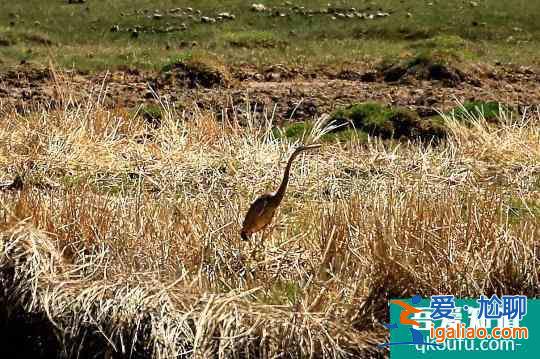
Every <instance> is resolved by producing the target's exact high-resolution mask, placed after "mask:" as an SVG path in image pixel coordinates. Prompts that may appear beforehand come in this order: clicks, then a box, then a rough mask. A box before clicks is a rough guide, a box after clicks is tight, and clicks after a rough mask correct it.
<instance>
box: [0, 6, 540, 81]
mask: <svg viewBox="0 0 540 359" xmlns="http://www.w3.org/2000/svg"><path fill="white" fill-rule="evenodd" d="M264 4H265V6H267V7H269V8H272V9H273V10H278V11H279V12H280V13H284V14H285V15H286V16H284V17H281V16H273V14H275V11H269V12H262V13H256V12H253V11H250V10H249V8H250V6H251V3H246V2H245V1H243V0H230V1H227V2H226V4H225V3H224V2H222V1H217V0H209V1H204V2H201V1H196V0H186V1H182V2H181V3H178V4H177V3H173V2H171V1H170V0H117V1H114V2H112V3H106V2H102V1H88V2H86V3H85V4H83V5H69V4H67V2H65V1H64V2H62V1H58V2H54V1H53V2H51V1H41V0H26V1H23V2H21V1H9V2H5V4H3V5H2V6H3V8H2V11H1V12H0V33H1V32H6V31H9V32H13V33H14V34H21V33H25V32H26V33H29V34H30V36H27V37H25V36H21V37H18V35H17V36H16V37H17V38H16V41H15V45H14V42H13V39H11V38H10V37H9V36H6V35H5V34H4V35H0V44H2V43H3V44H4V45H3V46H1V45H0V57H1V58H2V59H3V61H4V63H5V64H10V63H11V64H14V63H17V62H18V61H20V59H21V58H25V59H27V60H28V61H31V62H36V63H38V64H41V65H46V64H47V63H48V62H49V57H50V58H51V59H52V61H53V62H56V63H58V65H59V66H66V67H70V68H72V67H74V68H77V69H81V70H102V69H111V68H118V67H130V66H133V67H139V68H150V69H159V68H161V67H162V66H163V65H165V64H166V63H167V61H168V59H170V58H171V57H174V56H175V54H177V53H178V52H179V51H181V50H185V49H186V48H188V47H189V48H191V47H195V48H197V49H200V50H202V51H208V52H214V53H216V54H218V55H219V56H220V57H222V58H223V59H224V61H225V62H226V63H229V64H230V63H234V64H240V63H245V62H249V63H256V64H257V65H262V64H273V63H285V64H288V65H301V66H304V67H307V66H320V65H339V64H340V63H343V61H359V59H360V60H364V59H371V60H378V59H380V58H382V57H384V56H391V57H397V56H399V55H400V54H402V53H403V52H404V51H411V49H412V50H413V51H415V52H418V53H419V54H420V53H422V54H424V53H428V54H431V55H437V56H439V55H445V56H446V55H448V52H450V53H451V54H456V53H457V54H458V55H459V56H464V57H465V58H468V57H469V55H473V56H478V58H479V59H481V60H484V61H488V62H492V61H512V62H514V63H520V64H540V50H539V49H540V46H538V39H539V38H540V28H539V27H538V25H537V19H536V16H533V14H537V13H538V9H537V8H538V6H537V4H535V3H534V2H533V1H529V2H519V3H516V4H510V3H508V2H507V1H503V0H492V1H489V4H488V3H487V2H484V3H480V6H478V7H474V8H473V7H471V6H469V5H468V4H464V3H463V2H462V1H461V0H448V1H444V2H438V3H437V4H436V5H435V6H429V5H428V4H427V3H424V2H421V3H419V2H418V1H416V0H381V1H378V2H377V4H376V6H373V5H372V4H369V3H366V4H362V5H359V3H358V1H355V0H344V1H340V2H339V4H333V6H334V7H337V8H339V9H338V11H341V12H347V11H348V9H350V8H351V7H355V8H357V9H358V11H361V12H365V13H376V12H377V11H378V9H379V8H381V9H382V10H383V11H388V12H391V15H390V16H388V17H382V18H374V19H371V20H366V19H359V18H338V19H333V18H332V16H333V15H332V14H331V13H328V14H325V13H318V11H319V10H321V9H326V10H328V2H327V1H323V0H310V1H307V0H298V1H295V2H294V5H296V6H303V7H305V11H295V10H294V6H293V5H284V3H283V2H282V1H279V0H268V1H265V2H264ZM176 7H182V8H186V7H192V8H194V9H196V10H199V11H201V14H200V15H198V14H195V15H193V17H189V16H187V15H185V16H184V15H182V16H177V15H179V13H178V12H176V13H171V12H170V10H171V9H173V8H176ZM156 11H158V13H159V14H161V16H158V17H155V16H153V14H154V13H155V12H156ZM223 11H226V12H229V13H232V14H234V15H235V16H236V18H235V19H234V20H227V21H218V22H216V23H210V24H209V23H203V22H202V21H201V19H200V16H209V17H217V14H218V13H220V12H223ZM308 11H312V12H317V13H315V14H313V13H310V14H308ZM409 12H410V13H411V16H410V17H409V16H407V13H409ZM334 18H335V16H334ZM184 28H185V30H174V29H184ZM2 29H3V30H2ZM29 29H31V30H29ZM112 29H117V30H115V31H111V30H112ZM133 29H140V30H139V31H138V36H136V37H135V36H133ZM171 29H173V30H171ZM32 34H35V36H34V35H32ZM428 36H429V37H430V39H427V40H423V41H418V39H424V38H426V37H428ZM460 39H461V40H460ZM463 42H465V44H463ZM51 44H54V45H57V46H53V48H49V47H50V45H51ZM192 44H196V45H192ZM8 49H9V50H8ZM28 49H32V52H31V54H29V55H26V52H27V50H28ZM255 49H256V50H257V51H254V50H255ZM477 50H480V51H477ZM422 56H426V55H425V54H424V55H422Z"/></svg>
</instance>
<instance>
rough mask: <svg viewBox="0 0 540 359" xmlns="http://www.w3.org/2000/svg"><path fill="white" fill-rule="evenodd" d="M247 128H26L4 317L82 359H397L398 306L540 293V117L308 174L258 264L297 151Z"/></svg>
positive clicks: (5, 238)
mask: <svg viewBox="0 0 540 359" xmlns="http://www.w3.org/2000/svg"><path fill="white" fill-rule="evenodd" d="M246 120H247V121H248V123H249V124H250V125H249V126H247V127H243V126H241V125H240V124H239V123H238V122H234V121H228V122H223V123H220V122H218V121H217V120H216V119H215V118H214V117H213V116H212V115H211V114H207V113H201V112H198V111H195V114H194V115H193V116H191V117H188V115H187V114H177V113H174V112H173V111H171V110H168V109H167V108H165V116H164V117H163V119H162V122H161V125H160V126H158V127H157V128H156V127H155V126H149V125H146V124H145V123H144V120H142V119H141V118H138V117H137V118H129V117H128V116H127V115H126V112H125V111H122V110H106V109H104V108H102V107H101V106H100V105H99V104H96V103H95V102H93V101H91V100H89V101H88V102H87V103H85V104H83V105H79V106H69V107H66V109H63V110H59V111H43V112H39V113H34V114H31V115H27V116H24V117H21V116H18V115H16V114H14V113H13V114H7V115H6V116H5V118H2V121H0V153H2V156H3V157H7V158H8V160H7V162H6V161H3V162H1V168H0V176H1V177H2V178H3V179H6V178H9V177H11V176H13V175H14V174H15V173H21V174H23V176H24V181H25V185H26V186H25V189H24V190H23V191H22V192H20V193H11V192H4V193H0V204H1V207H0V221H1V227H0V228H1V230H2V235H1V237H0V243H1V245H0V273H1V275H0V284H2V285H5V286H8V288H7V290H6V291H5V292H6V293H12V294H10V295H7V296H4V297H1V298H0V301H3V302H2V304H5V305H6V306H10V307H13V308H19V307H20V308H23V309H24V310H25V311H28V312H38V313H42V314H43V315H44V316H45V317H46V318H48V319H47V320H48V321H49V322H50V323H51V330H52V331H54V332H55V333H58V335H59V337H60V338H62V339H63V341H62V342H61V343H62V346H63V350H65V351H66V352H67V353H71V354H73V353H74V352H75V351H83V352H92V353H93V352H98V353H104V354H106V353H109V354H110V353H113V352H117V353H131V352H136V353H138V355H141V356H143V357H154V358H165V357H172V356H174V357H177V356H182V355H194V356H196V357H209V356H210V355H213V356H217V357H222V358H225V357H238V358H239V357H249V356H251V357H264V358H266V357H275V356H277V355H280V354H283V355H284V354H287V355H290V356H297V357H308V356H310V355H313V356H314V357H326V356H327V357H343V356H346V355H364V356H376V355H381V353H380V352H379V349H377V347H376V343H378V342H382V341H384V339H385V331H384V330H383V327H382V326H381V323H382V322H385V321H386V320H387V314H388V312H387V299H388V298H390V297H398V296H411V295H413V294H421V295H424V296H427V295H430V294H441V293H444V294H454V295H456V296H465V297H471V296H477V295H479V294H486V295H489V294H490V293H499V294H517V293H519V294H526V295H530V296H538V295H539V294H540V293H539V289H538V288H539V284H540V278H539V274H538V273H539V272H538V266H539V256H538V253H539V247H538V246H539V245H538V238H539V235H540V225H539V224H540V223H539V218H538V212H536V210H535V208H537V207H535V206H538V205H539V204H538V200H537V199H538V196H535V194H537V193H538V191H539V189H540V188H539V187H540V157H539V156H540V155H539V154H540V133H539V132H538V125H539V122H540V116H539V115H538V113H533V112H530V113H528V114H526V115H525V116H524V117H523V118H522V119H514V120H512V121H510V120H508V121H503V125H502V126H500V127H497V128H495V127H493V126H491V125H488V124H487V123H485V122H484V121H482V119H477V123H476V125H475V126H472V127H470V126H469V127H465V126H463V125H459V124H458V123H457V122H451V121H450V122H451V124H450V126H451V129H452V131H451V132H452V135H451V136H450V137H449V138H448V140H447V141H446V142H445V143H442V144H440V145H438V146H437V147H429V146H426V145H425V144H415V143H402V144H400V145H396V146H394V145H388V144H383V143H381V142H379V141H377V140H372V141H371V142H369V143H367V144H366V143H360V142H354V141H353V142H349V143H346V144H333V145H325V146H324V147H323V149H322V150H321V151H319V153H311V154H306V155H304V157H300V159H299V161H298V163H297V165H296V166H295V167H294V169H293V176H292V182H291V184H290V186H289V192H288V194H287V196H286V198H285V202H284V203H283V208H282V209H281V210H280V213H279V214H278V216H277V217H276V220H275V225H274V227H273V230H272V233H271V234H270V235H269V236H268V237H267V238H266V242H265V243H264V249H262V250H261V251H260V252H261V255H260V256H259V257H256V258H255V257H250V256H249V252H250V249H251V248H250V245H249V244H246V243H244V242H242V241H240V238H239V234H238V231H239V225H240V221H241V216H242V215H243V213H244V211H245V209H246V208H247V206H248V205H249V203H250V202H251V200H252V199H253V198H254V197H255V196H256V195H257V194H260V193H261V192H263V191H264V190H268V189H270V188H273V187H274V186H275V184H276V182H277V179H278V178H280V176H281V171H282V167H283V166H282V165H283V163H278V160H281V162H283V161H285V160H286V158H287V156H286V154H287V152H288V151H290V150H291V147H292V145H291V144H288V143H284V142H280V141H277V140H274V139H273V138H272V137H271V121H270V119H269V121H267V123H268V125H267V126H266V127H264V128H262V129H261V128H257V127H256V126H255V125H254V122H249V121H251V119H250V118H247V119H246ZM7 154H9V156H7ZM269 159H271V160H269ZM51 184H54V185H51ZM534 198H536V202H535V201H534ZM516 201H517V202H519V201H521V202H524V203H527V207H516ZM2 278H4V281H3V282H2ZM88 337H91V338H92V340H89V339H85V338H88Z"/></svg>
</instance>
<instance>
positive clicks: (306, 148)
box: [298, 144, 321, 151]
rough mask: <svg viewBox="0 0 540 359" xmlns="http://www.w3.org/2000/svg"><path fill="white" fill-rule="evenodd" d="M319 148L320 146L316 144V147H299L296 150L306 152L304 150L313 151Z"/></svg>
mask: <svg viewBox="0 0 540 359" xmlns="http://www.w3.org/2000/svg"><path fill="white" fill-rule="evenodd" d="M319 147H321V145H319V144H316V145H308V146H300V147H299V148H298V149H299V150H300V151H306V150H313V149H315V148H319Z"/></svg>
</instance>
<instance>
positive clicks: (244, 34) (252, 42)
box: [222, 30, 287, 49]
mask: <svg viewBox="0 0 540 359" xmlns="http://www.w3.org/2000/svg"><path fill="white" fill-rule="evenodd" d="M222 40H223V41H225V42H226V43H228V44H230V45H231V46H234V47H244V48H248V49H251V48H258V47H263V48H275V47H283V46H285V45H287V41H285V40H283V39H280V38H279V37H278V36H277V35H276V34H275V33H272V32H270V31H261V30H250V31H231V32H227V33H225V34H224V35H223V36H222Z"/></svg>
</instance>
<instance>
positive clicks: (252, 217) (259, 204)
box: [244, 194, 271, 227]
mask: <svg viewBox="0 0 540 359" xmlns="http://www.w3.org/2000/svg"><path fill="white" fill-rule="evenodd" d="M270 198H271V195H269V194H265V195H262V196H260V197H259V198H257V199H256V200H255V201H254V202H253V203H252V204H251V206H250V207H249V209H248V212H247V214H246V218H245V219H244V227H245V226H249V225H251V224H252V223H254V222H256V221H257V220H258V219H259V218H260V217H261V216H262V215H263V214H264V213H265V209H267V208H268V204H269V201H270Z"/></svg>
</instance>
